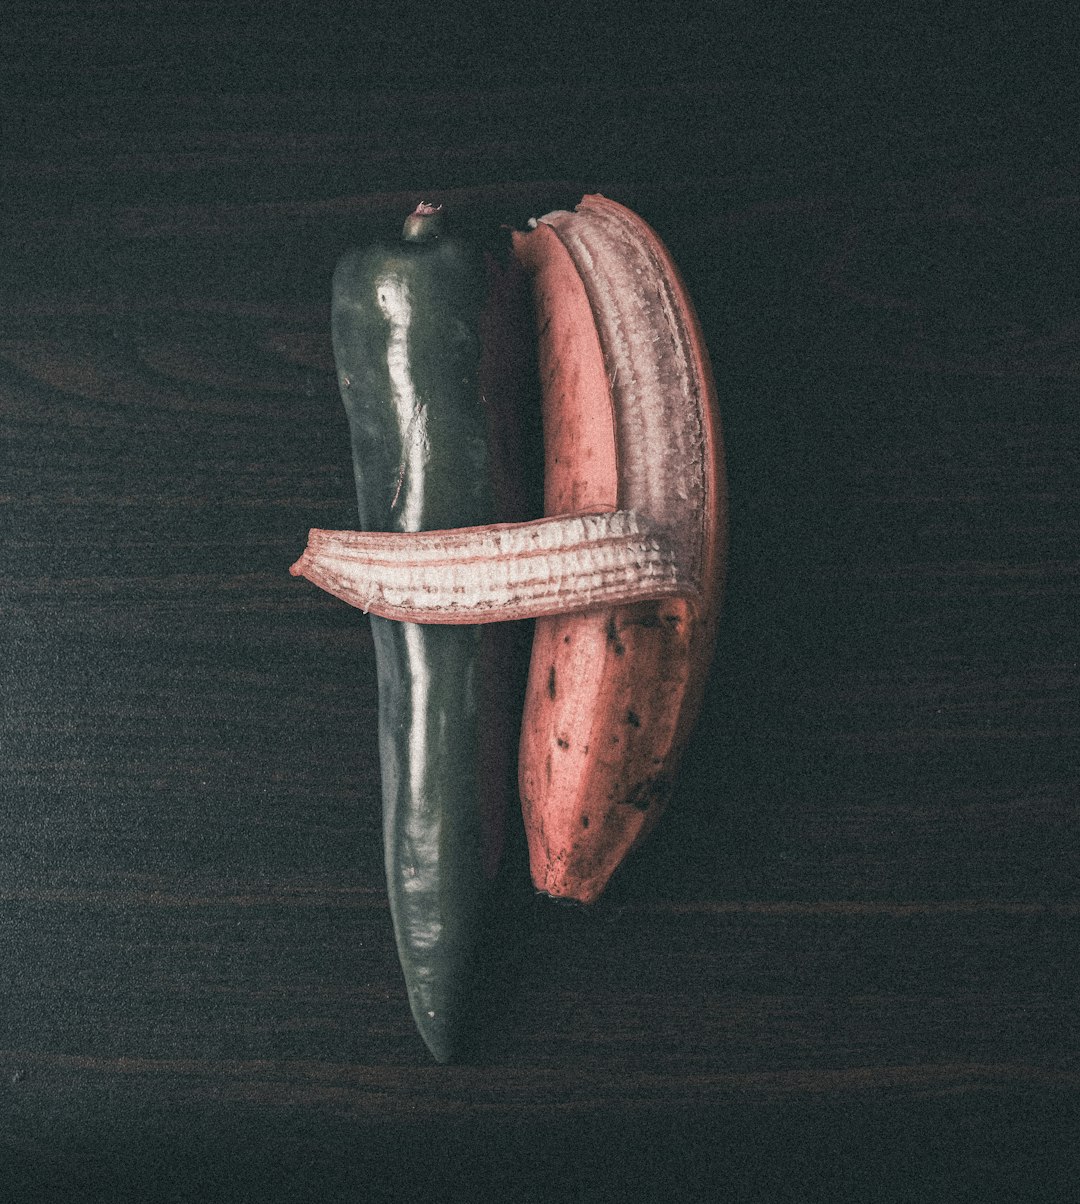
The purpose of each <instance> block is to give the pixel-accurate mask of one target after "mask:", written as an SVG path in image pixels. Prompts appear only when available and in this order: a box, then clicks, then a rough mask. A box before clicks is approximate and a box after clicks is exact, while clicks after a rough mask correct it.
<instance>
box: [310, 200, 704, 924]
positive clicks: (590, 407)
mask: <svg viewBox="0 0 1080 1204" xmlns="http://www.w3.org/2000/svg"><path fill="white" fill-rule="evenodd" d="M530 226H531V229H530V230H529V231H528V232H524V233H516V234H515V235H514V245H515V253H516V255H517V258H518V260H519V261H520V262H521V263H522V264H523V266H524V267H525V268H526V269H527V270H528V271H529V272H530V273H531V275H532V280H533V290H534V298H535V303H536V304H535V309H536V315H537V331H538V339H539V363H540V371H541V378H542V385H543V403H542V404H543V420H544V447H545V474H544V491H545V498H544V509H545V512H546V515H547V517H545V518H544V519H540V520H534V521H533V522H530V523H503V524H495V525H492V526H487V527H473V528H462V529H459V530H456V531H448V532H425V533H423V534H385V533H382V534H376V533H360V532H328V531H312V532H311V533H310V535H309V542H308V547H307V549H306V550H305V552H304V554H303V556H301V558H300V559H299V560H298V561H297V562H296V564H294V565H293V567H292V570H291V571H292V572H293V573H294V575H302V576H305V577H307V578H308V579H310V580H312V581H313V582H314V583H316V584H318V585H320V586H321V587H322V588H324V589H328V590H329V591H330V592H331V593H334V594H335V595H336V596H338V597H341V598H343V599H344V600H346V601H348V602H349V603H350V604H352V605H354V606H359V607H361V608H362V609H365V610H370V611H371V612H372V613H375V614H379V615H383V616H385V617H388V618H396V619H402V620H405V621H411V622H424V623H440V622H441V623H483V622H494V621H499V620H505V619H520V618H535V619H536V620H537V622H536V630H535V634H534V639H533V649H532V657H531V662H530V672H529V683H528V689H527V695H526V702H525V711H524V715H523V719H522V730H521V743H520V756H519V786H520V792H521V800H522V809H523V815H524V819H525V827H526V833H527V836H528V841H529V857H530V865H531V872H532V878H533V883H534V885H535V886H536V888H537V889H538V890H539V891H542V892H544V893H546V894H549V895H552V896H555V897H559V898H569V899H576V900H578V901H580V902H583V903H589V902H592V901H593V900H595V899H596V898H597V897H598V896H599V895H600V893H601V892H602V891H603V889H604V887H605V885H606V884H607V882H608V881H609V879H610V877H611V875H612V873H613V872H614V871H615V870H616V869H617V868H618V866H619V865H620V864H621V863H622V861H623V860H624V858H625V857H626V855H627V853H628V852H629V851H630V849H631V848H633V847H634V846H635V845H636V844H637V843H638V842H639V841H640V840H641V839H642V837H643V836H644V835H645V834H646V833H647V832H648V831H649V830H650V829H651V828H652V826H653V825H654V824H655V822H656V820H657V818H658V817H659V815H660V813H661V811H662V810H663V808H664V806H665V804H666V801H667V797H668V794H669V792H670V787H671V781H672V776H673V774H674V772H675V768H676V765H677V760H678V755H679V752H680V751H681V748H682V746H683V745H684V743H685V740H686V737H687V736H688V734H689V732H690V729H691V727H692V725H693V722H694V719H695V718H696V715H697V711H698V709H699V706H700V699H701V694H702V690H703V687H704V682H705V678H706V675H707V672H708V667H709V662H710V660H711V656H712V648H713V643H714V638H715V630H716V619H717V612H718V607H719V600H720V593H721V588H722V576H723V564H724V556H725V550H726V512H727V511H726V489H725V477H724V465H723V451H722V442H721V435H720V423H719V416H718V413H717V404H716V392H715V387H714V384H713V379H712V373H711V370H710V366H709V362H708V356H707V352H706V350H705V344H704V340H703V338H702V335H701V331H700V328H699V326H698V322H697V318H696V315H695V313H694V309H693V305H692V303H691V301H690V298H689V296H688V294H687V292H686V289H685V286H684V285H683V283H682V280H681V278H680V276H679V273H678V270H677V269H676V267H675V265H674V263H673V261H672V259H671V256H670V254H669V253H668V251H667V249H666V248H665V247H664V245H663V244H662V242H661V241H660V239H659V238H658V236H657V235H656V234H655V232H654V231H653V230H652V229H651V228H650V227H649V226H648V225H647V224H646V223H645V222H644V221H643V220H642V219H641V218H640V217H638V216H637V215H636V214H634V213H632V212H631V211H630V210H629V209H626V208H624V207H623V206H622V205H619V204H617V203H616V202H614V201H611V200H608V199H607V198H605V197H601V196H586V197H584V198H583V199H582V201H581V203H580V204H579V205H578V206H577V208H576V210H575V211H574V212H573V213H568V212H563V211H557V212H554V213H549V214H547V215H546V216H544V217H542V218H540V219H539V220H538V221H536V222H535V223H530Z"/></svg>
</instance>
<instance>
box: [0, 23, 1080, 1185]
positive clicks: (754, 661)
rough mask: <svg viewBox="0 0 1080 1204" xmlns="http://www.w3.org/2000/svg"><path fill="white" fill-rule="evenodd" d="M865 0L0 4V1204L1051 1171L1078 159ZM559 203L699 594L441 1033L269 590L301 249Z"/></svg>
mask: <svg viewBox="0 0 1080 1204" xmlns="http://www.w3.org/2000/svg"><path fill="white" fill-rule="evenodd" d="M811 7H813V6H811ZM859 7H860V9H861V8H862V6H859ZM909 17H910V21H911V25H910V27H909V28H908V29H901V28H896V27H893V26H890V25H889V24H887V23H886V22H884V21H881V22H878V24H876V25H869V24H867V22H866V20H865V14H864V13H861V12H860V14H859V15H858V17H855V16H853V17H851V18H850V19H846V18H839V17H836V16H835V15H833V16H832V17H831V18H829V19H827V20H825V19H822V14H821V12H820V11H818V10H817V9H814V12H813V15H809V14H804V15H803V16H802V17H801V18H799V19H798V20H797V21H795V22H794V23H793V22H792V21H791V20H790V19H787V20H782V19H781V18H779V17H773V16H772V15H771V13H770V10H768V9H766V8H763V7H762V6H759V5H741V6H740V5H736V6H733V7H732V6H728V7H725V8H724V9H723V10H722V11H721V10H715V11H714V10H711V9H705V8H702V9H700V10H692V11H691V10H689V9H688V10H687V11H686V13H685V14H684V15H682V19H680V16H679V15H676V14H674V13H673V10H665V11H664V12H662V13H661V12H658V13H657V14H656V15H654V17H652V18H648V19H644V18H642V19H630V17H629V15H628V14H627V13H626V12H623V13H621V14H620V13H617V12H615V11H614V10H613V11H612V12H610V13H603V14H601V13H598V14H597V15H594V16H593V17H591V18H589V19H588V21H587V22H586V21H583V19H582V18H581V16H580V14H578V15H577V16H576V17H573V18H571V16H570V14H569V13H568V12H560V11H559V10H558V9H557V8H555V9H553V8H544V9H542V10H537V11H536V12H535V13H534V14H533V15H532V17H531V19H530V20H529V21H528V22H525V23H521V22H514V21H511V20H510V19H509V17H508V16H507V14H506V12H505V10H492V11H490V12H489V11H486V10H484V9H483V8H474V9H473V10H472V11H471V15H469V16H467V17H465V16H461V15H459V14H457V13H454V12H451V11H449V10H448V9H446V8H441V9H437V8H436V9H430V10H420V9H414V10H408V11H407V12H406V10H402V9H394V10H391V9H387V10H385V11H383V10H368V9H365V8H364V7H363V6H359V7H357V6H351V7H350V6H343V5H340V6H339V5H323V6H306V5H293V6H270V7H267V6H265V5H255V4H241V3H228V4H224V5H213V6H211V5H204V4H196V3H191V2H188V3H177V4H174V5H172V6H170V7H169V8H168V9H167V10H166V9H162V8H156V7H153V6H151V5H148V4H138V3H128V4H113V5H100V4H82V5H76V4H64V3H55V2H53V3H14V4H9V5H8V6H6V7H5V9H4V15H3V16H2V17H0V25H2V27H3V35H4V36H3V38H2V47H0V56H2V58H0V61H2V63H3V138H4V142H3V148H2V160H0V172H2V176H0V187H2V189H3V193H2V199H3V211H2V214H0V237H2V241H0V315H2V326H0V423H2V432H3V443H2V453H0V454H2V456H3V459H2V461H0V540H2V542H0V557H2V559H0V636H2V639H3V649H4V657H3V664H2V668H0V708H2V713H0V756H2V762H3V783H2V788H0V824H2V827H0V831H2V833H3V839H2V843H0V971H2V974H3V989H2V991H0V1067H2V1071H3V1074H2V1078H0V1198H3V1199H5V1200H7V1199H10V1200H12V1201H15V1202H21V1201H36V1200H60V1199H74V1200H78V1199H83V1198H86V1199H103V1200H107V1199H118V1198H124V1199H126V1198H133V1199H148V1200H151V1199H159V1198H160V1199H167V1200H185V1201H186V1200H248V1199H251V1200H282V1201H288V1200H304V1201H306V1200H312V1201H316V1200H319V1201H322V1200H337V1199H357V1200H360V1199H363V1200H369V1199H372V1200H374V1199H381V1198H394V1199H401V1198H405V1197H407V1196H408V1195H410V1194H412V1193H414V1192H422V1193H423V1194H425V1195H426V1196H427V1197H428V1198H431V1199H449V1198H456V1197H458V1196H471V1198H484V1197H485V1194H486V1195H487V1196H490V1197H491V1198H502V1199H507V1200H518V1199H522V1200H524V1199H533V1198H535V1199H542V1200H552V1201H560V1200H574V1199H589V1200H619V1199H648V1200H664V1199H675V1198H682V1199H698V1198H700V1199H735V1200H741V1199H762V1200H788V1199H790V1200H805V1199H810V1198H813V1199H818V1198H820V1199H828V1200H831V1199H840V1198H849V1197H850V1198H854V1199H861V1200H873V1199H892V1198H897V1199H911V1200H925V1199H943V1200H972V1201H983V1200H988V1199H994V1200H1040V1199H1057V1198H1060V1199H1065V1198H1067V1193H1068V1191H1069V1180H1068V1178H1067V1175H1068V1167H1069V1161H1070V1160H1069V1157H1068V1152H1069V1149H1070V1147H1071V1145H1073V1144H1075V1136H1076V1132H1077V1128H1076V1126H1077V1122H1078V1118H1080V1110H1078V1109H1077V1099H1078V1095H1077V1086H1078V1082H1080V1065H1078V1056H1077V1055H1078V1042H1077V1031H1076V993H1075V974H1074V970H1073V966H1074V963H1075V960H1076V948H1077V943H1076V942H1077V929H1078V923H1077V920H1078V915H1080V898H1078V894H1077V886H1076V882H1077V878H1076V875H1077V869H1078V858H1077V806H1078V798H1080V755H1078V754H1080V748H1078V729H1080V722H1078V721H1080V713H1078V712H1080V704H1078V692H1077V687H1078V685H1080V668H1078V658H1077V650H1076V626H1077V621H1076V615H1077V610H1078V592H1080V591H1078V564H1080V561H1078V558H1077V544H1078V536H1080V509H1078V508H1077V505H1076V500H1077V499H1076V494H1077V489H1076V486H1077V475H1078V462H1080V461H1078V455H1080V411H1078V408H1077V400H1078V396H1077V392H1078V391H1077V378H1078V376H1080V333H1078V332H1080V295H1078V291H1077V284H1076V282H1077V276H1078V273H1077V268H1078V266H1080V264H1078V258H1080V253H1078V249H1077V248H1078V245H1080V243H1078V236H1080V201H1078V199H1077V193H1078V185H1077V167H1078V159H1077V151H1076V143H1075V140H1074V136H1073V134H1074V131H1072V129H1071V127H1069V126H1068V124H1067V123H1066V122H1065V121H1064V119H1063V118H1062V117H1061V116H1060V114H1059V110H1058V107H1057V99H1058V94H1057V91H1056V88H1057V78H1058V77H1057V75H1056V73H1055V62H1054V58H1053V55H1054V53H1055V51H1054V48H1055V46H1056V44H1057V40H1058V39H1057V37H1056V35H1055V34H1054V33H1053V32H1052V31H1050V32H1048V31H1047V30H1046V28H1045V27H1032V28H1028V27H1026V26H1025V25H1023V24H1022V23H1020V22H1016V23H1014V24H1012V25H1008V24H1005V23H1003V22H1001V21H994V20H990V19H984V20H968V19H967V18H965V17H964V16H963V15H962V11H961V10H959V9H957V8H952V7H950V8H946V7H945V6H936V10H935V17H934V19H933V20H929V19H927V20H926V21H925V22H920V21H919V19H918V18H917V17H916V16H912V15H910V14H909ZM568 30H570V31H571V33H572V36H571V37H569V38H568V36H567V31H568ZM585 191H601V192H604V193H605V194H607V195H610V196H612V197H614V198H616V199H618V200H620V201H623V202H624V203H626V204H629V205H631V206H632V207H634V208H636V209H637V210H638V211H639V212H641V213H642V215H643V216H645V217H646V219H647V220H648V221H650V222H651V223H652V224H653V225H654V227H655V228H656V229H657V230H658V232H659V233H660V234H661V236H662V237H663V238H664V239H665V240H666V241H667V243H668V245H669V246H670V248H671V250H672V252H673V254H674V256H675V258H676V260H677V262H679V264H680V266H681V267H682V269H683V272H684V275H685V276H686V279H687V282H688V285H689V287H690V290H691V293H692V295H693V296H694V297H695V300H696V302H697V305H698V308H699V311H700V316H701V319H702V324H703V327H704V330H705V333H706V337H707V339H708V342H709V345H710V348H711V350H712V354H713V359H714V366H715V371H716V376H717V381H718V388H719V395H720V402H721V410H722V415H723V419H724V425H725V436H726V440H727V448H728V469H729V475H730V488H731V540H732V542H731V560H730V572H729V587H728V594H727V602H726V608H725V612H724V618H723V624H722V629H721V638H720V644H719V649H718V653H717V658H716V663H715V669H714V672H713V675H712V678H711V681H710V685H709V689H708V692H707V697H706V702H705V710H704V714H703V718H702V722H701V724H700V726H699V729H698V732H697V734H696V736H695V738H694V741H693V743H692V745H691V747H690V750H689V752H688V757H687V763H686V766H685V771H684V773H683V774H682V777H681V779H680V783H679V785H678V788H677V789H676V792H675V796H674V798H673V801H672V805H671V808H670V811H669V812H668V814H667V815H666V817H665V819H664V821H663V823H662V824H661V826H660V827H659V829H658V830H657V832H656V833H655V835H654V836H653V838H652V839H651V840H650V842H649V843H648V844H647V845H646V846H644V847H643V848H642V849H641V851H640V852H639V854H638V855H636V857H635V858H634V859H633V861H632V862H631V863H630V864H629V865H627V867H626V868H625V870H624V872H623V873H622V874H621V875H620V876H619V877H618V878H617V880H616V881H615V882H614V884H613V885H612V887H611V889H610V891H609V894H608V896H607V897H606V898H605V900H604V901H603V902H602V903H601V904H600V905H599V906H597V908H596V909H595V910H594V911H592V912H581V911H575V910H571V909H563V908H555V907H553V906H550V905H548V906H544V905H542V904H541V903H540V902H538V901H535V900H533V899H532V898H531V896H530V893H529V891H528V890H527V889H526V887H525V883H524V867H523V854H522V852H521V849H520V844H515V845H514V847H513V848H512V850H511V855H510V857H509V859H508V863H507V867H506V874H505V879H504V882H503V884H502V887H501V889H502V891H503V900H502V906H501V908H500V912H499V914H500V926H499V927H498V928H497V929H496V930H495V931H493V934H492V949H491V958H490V965H491V970H490V983H489V987H490V992H491V997H492V999H493V1000H494V1002H493V1003H492V1004H491V1005H490V1015H489V1016H488V1017H487V1019H486V1022H485V1023H484V1024H483V1026H482V1029H483V1032H482V1035H481V1037H480V1038H479V1040H478V1042H477V1047H476V1049H475V1050H474V1051H473V1054H472V1056H471V1058H470V1059H469V1062H468V1064H465V1065H461V1066H456V1067H447V1068H442V1067H437V1066H435V1065H434V1064H432V1063H430V1061H429V1060H428V1058H427V1055H426V1053H425V1051H424V1050H423V1048H422V1046H421V1044H420V1042H419V1040H418V1038H417V1037H416V1035H415V1034H414V1031H413V1029H412V1024H411V1020H410V1017H409V1013H408V1007H407V1004H406V1001H405V995H404V989H403V986H402V983H401V980H400V975H399V971H398V967H397V963H396V958H395V954H394V949H393V940H392V935H391V930H390V923H389V915H388V912H387V909H386V905H385V901H384V896H383V888H382V881H381V875H382V870H381V853H380V848H379V835H378V830H379V829H378V773H377V763H376V744H375V738H374V722H375V714H374V704H375V678H374V662H373V655H372V649H371V642H370V638H369V634H368V630H367V628H366V625H365V622H364V620H363V619H362V618H361V617H360V616H359V615H358V614H357V613H356V612H353V611H351V610H349V609H348V608H346V607H345V606H343V605H342V604H340V603H337V602H335V601H334V600H333V599H331V598H329V597H327V596H325V595H322V594H321V593H319V592H318V591H317V590H315V589H314V588H313V587H311V586H309V585H307V584H306V583H303V582H299V581H295V580H292V579H290V578H289V577H288V575H287V572H286V570H287V567H288V565H289V563H290V562H291V560H292V559H293V558H294V557H295V556H296V555H297V553H298V552H299V550H300V549H301V547H302V545H303V541H304V537H305V534H306V530H307V528H308V527H309V526H322V527H348V526H350V525H352V523H353V500H352V497H351V491H352V485H351V473H350V466H349V460H348V442H347V436H346V431H345V425H344V419H343V415H342V411H341V407H340V402H339V400H338V398H337V395H336V388H335V382H334V378H333V365H332V357H331V352H330V346H329V322H328V314H327V309H328V280H329V274H330V271H331V269H332V265H333V262H334V260H335V259H336V258H337V256H338V255H339V254H340V253H341V251H342V250H343V249H345V248H346V247H347V246H349V245H351V244H354V243H357V242H360V241H362V240H364V239H366V238H368V237H371V236H373V235H375V234H381V233H382V232H384V231H385V230H386V229H388V228H389V229H392V228H394V227H396V225H397V223H398V222H399V221H400V218H401V216H402V214H403V212H404V211H407V209H408V208H409V207H411V206H412V205H413V204H414V203H415V202H416V201H417V200H419V199H442V200H445V201H446V202H448V203H449V204H451V205H453V207H454V210H455V212H456V213H457V214H458V217H459V220H460V222H461V223H462V225H463V226H465V227H466V228H468V229H472V230H475V231H478V232H481V231H490V230H493V229H495V228H497V227H498V226H499V225H500V224H501V223H509V224H512V225H520V224H522V223H523V222H524V221H525V220H526V219H527V218H528V217H530V216H533V215H538V214H540V213H543V212H546V211H547V210H549V209H552V208H556V207H560V206H566V205H571V204H573V203H574V202H575V201H576V200H577V199H578V198H579V197H580V195H581V194H582V193H583V192H585ZM517 835H518V837H520V833H517Z"/></svg>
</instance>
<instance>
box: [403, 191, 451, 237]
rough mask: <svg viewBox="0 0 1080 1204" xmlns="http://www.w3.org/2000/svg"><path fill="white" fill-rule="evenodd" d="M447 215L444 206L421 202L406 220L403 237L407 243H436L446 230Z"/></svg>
mask: <svg viewBox="0 0 1080 1204" xmlns="http://www.w3.org/2000/svg"><path fill="white" fill-rule="evenodd" d="M445 227H446V214H445V213H444V211H443V207H442V205H429V204H428V202H427V201H421V202H420V204H419V205H417V206H416V208H415V209H414V210H413V211H412V213H410V214H409V216H408V217H407V218H406V219H405V225H404V226H402V228H401V237H402V239H403V240H404V241H405V242H434V241H435V239H437V238H438V237H439V236H440V235H441V234H442V233H443V232H444V230H445Z"/></svg>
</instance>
